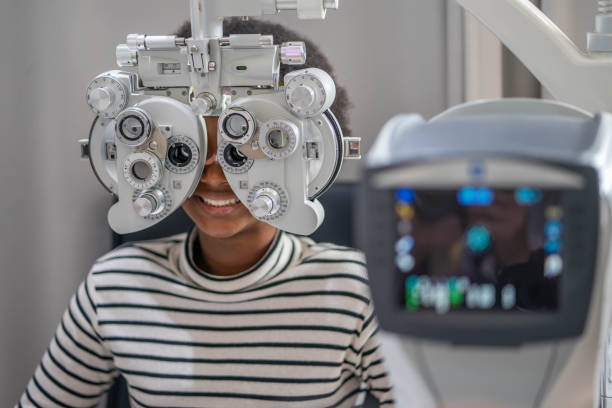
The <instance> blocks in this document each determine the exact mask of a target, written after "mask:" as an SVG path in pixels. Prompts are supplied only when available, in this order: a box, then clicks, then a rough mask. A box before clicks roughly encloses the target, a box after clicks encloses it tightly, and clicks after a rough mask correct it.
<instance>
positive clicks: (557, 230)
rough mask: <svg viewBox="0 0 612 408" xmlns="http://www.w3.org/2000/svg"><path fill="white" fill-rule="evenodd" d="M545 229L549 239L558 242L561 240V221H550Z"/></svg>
mask: <svg viewBox="0 0 612 408" xmlns="http://www.w3.org/2000/svg"><path fill="white" fill-rule="evenodd" d="M544 228H545V231H546V236H547V237H548V238H549V239H553V240H558V239H559V238H561V232H562V231H563V227H562V225H561V223H560V222H559V221H548V222H547V223H546V226H545V227H544Z"/></svg>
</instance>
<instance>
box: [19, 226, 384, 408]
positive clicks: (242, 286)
mask: <svg viewBox="0 0 612 408" xmlns="http://www.w3.org/2000/svg"><path fill="white" fill-rule="evenodd" d="M196 239H197V234H196V233H195V232H194V231H192V232H191V233H190V234H183V235H179V236H174V237H171V238H167V239H160V240H155V241H146V242H140V243H136V244H130V245H126V246H123V247H120V248H118V249H115V250H113V251H112V252H110V253H108V254H106V255H105V256H103V257H101V258H100V259H99V260H98V261H97V262H96V263H95V265H94V266H93V268H92V270H91V271H90V273H89V274H88V276H87V278H86V279H85V281H84V282H83V283H82V284H81V285H80V287H79V288H78V291H77V293H76V294H75V296H74V297H73V298H72V299H71V301H70V305H69V307H68V309H67V310H66V312H65V314H64V316H63V318H62V321H61V323H60V325H59V327H58V329H57V332H56V334H55V336H54V338H53V339H52V341H51V344H50V345H49V348H48V349H47V351H46V353H45V355H44V356H43V358H42V361H41V363H40V365H39V367H38V368H37V369H36V371H35V373H34V376H33V377H32V379H31V380H30V382H29V384H28V385H27V388H26V390H25V392H24V394H23V395H22V397H21V400H20V402H19V403H18V406H19V407H32V406H34V407H91V406H94V405H95V404H96V403H97V401H99V399H100V398H101V397H102V396H103V395H104V393H105V392H106V391H107V390H108V389H109V388H110V387H111V385H112V383H113V381H114V380H115V378H116V377H117V376H119V375H120V374H121V375H123V376H124V377H125V379H126V380H127V384H128V391H129V395H130V401H131V405H132V406H133V407H313V408H322V407H353V406H356V405H359V404H360V403H361V402H360V401H362V400H363V398H364V396H365V393H366V392H369V393H371V394H372V395H374V396H375V397H376V399H378V400H379V401H380V403H381V406H384V407H392V406H394V402H393V397H392V389H391V385H390V380H389V378H388V376H387V373H386V370H385V365H384V361H383V357H382V355H381V351H380V349H379V344H378V337H377V331H378V324H377V320H376V316H375V313H374V308H373V305H372V302H371V300H370V294H369V288H368V281H367V273H366V266H365V263H364V258H363V254H361V253H360V252H358V251H356V250H353V249H350V248H346V247H341V246H336V245H331V244H316V243H314V242H313V241H311V240H309V239H307V238H301V237H296V236H293V235H290V234H287V233H284V232H280V233H279V234H278V235H277V237H276V238H275V241H274V242H273V244H272V245H271V247H270V249H269V250H268V252H267V253H266V254H265V255H264V257H263V258H262V259H261V260H260V261H259V262H258V263H257V264H256V265H255V266H254V267H252V268H251V269H249V270H247V271H245V272H243V273H241V274H239V275H235V276H231V277H220V276H216V275H211V274H208V273H206V272H205V271H202V270H200V269H199V268H198V267H197V266H196V265H195V263H194V261H193V249H194V246H195V245H196V242H195V240H196ZM237 256H238V255H237Z"/></svg>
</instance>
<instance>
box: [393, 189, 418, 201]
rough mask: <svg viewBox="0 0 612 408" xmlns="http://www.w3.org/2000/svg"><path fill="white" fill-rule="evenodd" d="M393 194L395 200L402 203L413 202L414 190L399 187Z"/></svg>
mask: <svg viewBox="0 0 612 408" xmlns="http://www.w3.org/2000/svg"><path fill="white" fill-rule="evenodd" d="M395 196H396V199H397V201H399V202H402V203H406V204H412V203H413V202H414V190H413V189H411V188H400V189H399V190H397V193H396V195H395Z"/></svg>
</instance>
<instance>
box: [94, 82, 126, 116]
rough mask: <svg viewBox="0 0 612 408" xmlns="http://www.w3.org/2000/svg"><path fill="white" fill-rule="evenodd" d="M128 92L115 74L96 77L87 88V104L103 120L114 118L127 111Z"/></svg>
mask: <svg viewBox="0 0 612 408" xmlns="http://www.w3.org/2000/svg"><path fill="white" fill-rule="evenodd" d="M127 100H128V92H127V89H126V87H125V85H124V84H123V83H122V82H121V81H120V80H119V79H118V78H117V77H115V76H113V74H112V73H111V74H102V75H99V76H98V77H96V78H95V79H94V80H93V81H91V83H90V84H89V86H88V87H87V104H88V105H89V107H90V109H91V110H92V111H93V112H94V113H95V114H96V115H99V116H101V117H103V118H114V117H115V116H117V114H118V113H119V112H121V111H122V110H123V109H125V107H126V105H127Z"/></svg>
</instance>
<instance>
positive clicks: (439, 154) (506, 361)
mask: <svg viewBox="0 0 612 408" xmlns="http://www.w3.org/2000/svg"><path fill="white" fill-rule="evenodd" d="M611 120H612V116H610V115H608V114H601V115H597V116H595V117H591V116H590V115H588V114H586V113H584V112H583V111H580V110H578V109H573V108H571V107H569V106H567V105H563V104H560V103H558V102H549V101H535V100H534V101H531V100H520V101H518V100H508V101H496V102H489V103H476V104H468V105H464V106H462V107H459V108H454V109H453V110H451V111H449V112H448V113H447V114H443V115H441V116H439V117H437V118H435V119H434V120H432V121H431V122H426V121H425V120H423V119H422V118H420V117H418V116H416V115H404V116H399V117H396V118H394V119H392V120H391V121H390V122H389V123H388V124H387V125H386V126H385V127H384V128H383V130H382V132H381V134H380V136H379V138H378V139H377V141H376V143H375V145H374V146H373V148H372V149H371V151H370V154H369V156H368V158H367V160H368V161H367V165H368V170H367V173H366V180H367V181H366V183H365V184H366V187H365V189H364V191H363V194H364V195H362V197H361V200H360V201H361V202H362V205H361V207H360V210H359V211H360V213H359V220H360V222H359V223H358V226H359V228H360V232H361V233H360V236H361V245H362V246H363V247H364V249H365V250H366V254H367V256H368V261H369V264H370V265H371V266H370V274H371V282H372V291H373V297H374V301H375V304H376V308H377V312H378V315H379V319H380V322H381V326H382V328H383V330H385V332H384V335H383V338H384V341H383V343H384V349H385V351H386V352H387V353H388V354H389V356H390V357H391V356H392V358H388V364H389V368H390V372H391V376H392V378H393V380H394V385H395V387H396V389H397V392H396V398H397V400H398V406H401V407H404V406H406V407H408V406H418V407H420V408H427V407H479V406H483V407H485V406H486V407H500V408H501V407H504V408H505V407H508V408H509V407H513V408H515V407H595V406H597V404H598V403H599V391H600V368H601V362H602V360H603V359H602V357H603V351H602V350H603V347H604V345H605V343H606V341H605V340H607V333H608V331H607V330H608V326H609V324H608V323H609V307H608V303H607V299H605V297H604V296H603V295H604V294H605V293H607V291H609V289H610V283H609V277H608V275H609V274H608V271H609V270H610V268H611V267H612V266H611V265H610V257H609V256H608V252H609V247H610V231H609V230H610V222H611V221H612V218H611V217H610V205H609V202H610V195H611V194H612V189H611V187H612V184H611V181H612V180H611V176H612V168H611V165H612V143H611V142H612V133H610V132H611V128H610V124H611V123H612V121H611ZM474 161H476V162H480V163H483V165H484V167H486V168H488V169H489V170H490V171H489V172H488V173H487V174H486V175H484V176H482V177H483V178H481V179H480V180H479V182H481V183H482V184H484V185H491V184H494V185H498V186H508V187H510V186H513V185H514V186H517V185H519V186H520V185H524V184H528V183H529V181H530V175H531V178H532V179H533V180H538V183H544V184H545V183H547V182H550V183H552V184H555V183H558V182H559V180H560V179H563V180H565V182H568V183H569V184H571V183H572V182H573V181H572V177H571V175H580V178H581V179H582V181H583V183H582V184H581V185H580V186H578V185H577V186H576V188H577V191H580V192H581V194H582V195H583V197H584V199H583V200H580V199H576V200H575V203H574V204H576V205H575V206H574V207H572V208H573V209H574V208H575V209H577V210H579V211H578V213H576V214H575V216H574V218H575V219H574V221H572V225H570V226H568V228H570V229H571V230H572V231H573V232H575V233H572V234H567V235H565V236H564V245H565V247H568V246H569V247H575V248H578V246H580V247H581V249H580V250H574V251H571V250H568V252H569V253H571V252H573V255H572V259H571V260H570V259H567V260H566V261H567V262H568V264H572V265H573V266H572V265H568V269H567V271H565V270H564V273H565V272H567V275H563V279H564V281H563V285H562V286H561V294H560V307H559V310H558V311H556V312H547V313H538V312H534V313H528V314H527V313H523V314H521V313H518V314H517V313H515V312H512V313H508V312H498V311H493V310H491V311H487V312H473V311H451V312H450V313H448V314H444V315H437V314H435V313H430V312H428V311H418V312H412V311H405V310H402V309H401V308H400V307H399V305H397V306H396V305H394V304H393V301H392V300H389V298H392V297H393V296H390V293H389V290H392V289H391V287H390V278H389V276H390V275H391V273H392V270H393V262H392V261H391V262H389V260H390V259H392V254H391V255H390V254H389V253H388V252H384V249H383V248H386V247H389V245H391V248H392V246H393V241H394V240H395V238H393V236H391V234H392V231H391V230H389V228H394V227H393V225H391V224H390V223H389V220H390V216H389V214H387V215H385V213H389V212H391V213H392V212H393V210H392V208H393V207H392V198H391V196H389V195H388V194H386V193H385V191H389V189H393V188H394V187H400V186H407V185H408V186H414V185H415V183H417V184H416V185H417V186H427V185H430V186H431V185H436V183H438V184H439V185H442V184H452V185H466V184H469V183H470V182H471V181H473V180H471V179H470V175H469V171H468V169H469V166H470V163H472V162H474ZM555 180H556V181H555ZM568 180H569V181H568ZM419 183H420V184H419ZM368 197H372V198H368ZM577 197H580V194H578V195H577ZM574 204H572V205H574ZM385 208H391V211H385ZM385 217H386V218H385ZM385 228H386V230H385V232H383V230H384V229H385ZM393 231H394V230H393ZM568 236H570V237H569V238H568ZM571 236H575V237H574V238H576V239H574V240H572V239H571ZM374 237H376V238H374ZM388 237H390V242H389V239H387V238H388ZM391 251H392V249H391ZM568 256H569V255H568ZM564 262H565V261H564ZM398 354H400V355H402V356H403V358H398ZM404 379H406V380H407V381H410V383H407V382H404V381H403V380H404Z"/></svg>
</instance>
